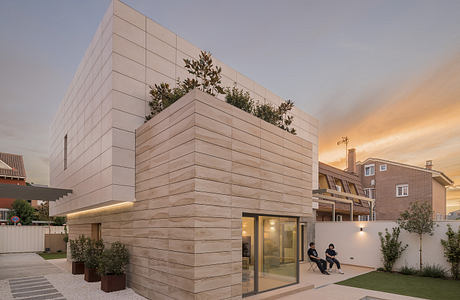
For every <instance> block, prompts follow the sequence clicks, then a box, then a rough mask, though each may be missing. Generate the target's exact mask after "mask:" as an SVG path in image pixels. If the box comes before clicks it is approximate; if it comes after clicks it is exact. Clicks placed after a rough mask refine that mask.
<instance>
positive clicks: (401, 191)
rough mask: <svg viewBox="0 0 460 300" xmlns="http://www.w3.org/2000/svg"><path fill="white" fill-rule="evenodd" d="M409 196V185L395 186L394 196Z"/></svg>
mask: <svg viewBox="0 0 460 300" xmlns="http://www.w3.org/2000/svg"><path fill="white" fill-rule="evenodd" d="M407 196H409V185H408V184H398V185H397V186H396V197H407Z"/></svg>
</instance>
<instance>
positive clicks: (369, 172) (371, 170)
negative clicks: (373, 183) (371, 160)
mask: <svg viewBox="0 0 460 300" xmlns="http://www.w3.org/2000/svg"><path fill="white" fill-rule="evenodd" d="M374 175H375V164H370V165H365V166H364V176H374Z"/></svg>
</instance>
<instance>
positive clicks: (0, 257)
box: [0, 253, 63, 280]
mask: <svg viewBox="0 0 460 300" xmlns="http://www.w3.org/2000/svg"><path fill="white" fill-rule="evenodd" d="M0 270H2V271H1V272H0V280H4V279H10V278H22V277H34V276H40V275H46V274H55V273H62V272H63V270H62V269H60V268H58V267H56V266H55V265H53V264H50V263H49V262H47V261H46V260H44V259H43V258H42V257H41V256H40V255H38V254H35V253H14V254H0Z"/></svg>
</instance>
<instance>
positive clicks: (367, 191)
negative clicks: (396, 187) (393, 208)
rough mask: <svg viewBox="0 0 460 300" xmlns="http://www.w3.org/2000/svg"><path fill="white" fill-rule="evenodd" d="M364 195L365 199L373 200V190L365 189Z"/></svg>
mask: <svg viewBox="0 0 460 300" xmlns="http://www.w3.org/2000/svg"><path fill="white" fill-rule="evenodd" d="M364 195H366V197H367V198H371V199H375V189H373V188H365V189H364Z"/></svg>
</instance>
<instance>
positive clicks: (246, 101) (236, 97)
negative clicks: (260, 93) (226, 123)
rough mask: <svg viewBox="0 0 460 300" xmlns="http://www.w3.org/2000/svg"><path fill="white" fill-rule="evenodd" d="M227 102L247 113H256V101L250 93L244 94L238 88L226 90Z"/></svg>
mask: <svg viewBox="0 0 460 300" xmlns="http://www.w3.org/2000/svg"><path fill="white" fill-rule="evenodd" d="M225 94H226V96H225V101H226V102H227V103H228V104H231V105H233V106H236V107H238V108H239V109H241V110H244V111H245V112H248V113H250V114H253V113H254V105H255V103H254V100H252V98H251V96H250V95H249V92H244V91H243V90H240V89H237V88H236V87H233V88H231V89H230V88H226V89H225Z"/></svg>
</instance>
